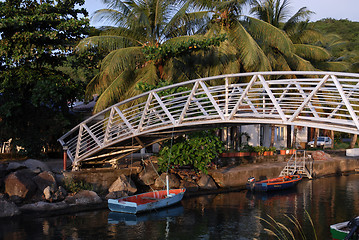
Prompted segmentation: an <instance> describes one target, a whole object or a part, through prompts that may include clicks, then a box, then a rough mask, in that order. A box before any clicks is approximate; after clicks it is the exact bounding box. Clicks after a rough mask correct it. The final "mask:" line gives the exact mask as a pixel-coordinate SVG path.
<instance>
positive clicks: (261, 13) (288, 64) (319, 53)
mask: <svg viewBox="0 0 359 240" xmlns="http://www.w3.org/2000/svg"><path fill="white" fill-rule="evenodd" d="M251 4H252V8H251V13H253V14H255V15H256V16H257V17H258V18H259V19H261V20H263V21H266V22H268V23H270V24H272V25H273V26H276V27H278V28H280V29H282V30H283V31H284V32H285V33H286V34H287V36H288V37H289V38H290V40H291V41H292V43H293V49H294V51H293V54H290V55H282V54H278V53H277V52H276V51H273V49H272V48H269V49H268V52H267V54H268V55H270V56H272V57H271V58H270V59H274V61H273V62H272V65H275V67H274V68H275V69H277V70H315V69H322V70H329V71H345V70H347V69H348V65H347V64H343V62H335V61H333V59H332V58H331V54H330V53H329V51H328V50H327V49H326V48H323V47H322V46H321V44H320V42H323V39H325V37H324V36H323V35H322V34H321V33H319V32H318V31H316V30H314V29H312V28H311V27H310V26H309V16H310V15H311V14H313V12H312V11H310V10H308V9H307V8H306V7H302V8H301V9H299V10H298V11H297V12H296V13H295V14H294V15H292V16H289V9H290V5H289V4H290V1H289V0H252V3H251ZM287 19H288V20H287ZM285 20H286V21H285ZM281 68H282V69H281Z"/></svg>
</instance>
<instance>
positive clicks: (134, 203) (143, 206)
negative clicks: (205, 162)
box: [108, 189, 186, 214]
mask: <svg viewBox="0 0 359 240" xmlns="http://www.w3.org/2000/svg"><path fill="white" fill-rule="evenodd" d="M185 191H186V190H185V189H171V190H169V196H167V191H166V190H162V191H155V192H150V193H143V194H138V195H134V196H130V197H124V198H120V199H109V200H108V208H109V209H110V210H111V211H114V212H122V213H131V214H136V213H139V212H146V211H151V210H154V209H159V208H164V207H168V206H172V205H174V204H176V203H178V202H180V201H181V200H182V198H183V196H184V193H185Z"/></svg>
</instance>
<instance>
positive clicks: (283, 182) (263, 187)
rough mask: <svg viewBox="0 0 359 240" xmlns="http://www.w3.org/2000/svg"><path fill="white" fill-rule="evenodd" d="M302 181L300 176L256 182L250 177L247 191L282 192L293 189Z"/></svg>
mask: <svg viewBox="0 0 359 240" xmlns="http://www.w3.org/2000/svg"><path fill="white" fill-rule="evenodd" d="M301 180H302V176H301V175H289V176H283V177H277V178H271V179H266V180H262V181H258V182H256V180H255V178H253V177H251V178H249V179H248V182H247V185H246V187H247V189H248V190H251V191H273V190H282V189H287V188H291V187H294V186H295V185H297V183H298V182H299V181H301Z"/></svg>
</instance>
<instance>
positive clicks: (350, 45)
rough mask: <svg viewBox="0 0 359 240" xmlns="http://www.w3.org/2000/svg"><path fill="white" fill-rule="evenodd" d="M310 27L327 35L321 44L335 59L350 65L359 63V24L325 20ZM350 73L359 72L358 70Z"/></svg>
mask: <svg viewBox="0 0 359 240" xmlns="http://www.w3.org/2000/svg"><path fill="white" fill-rule="evenodd" d="M310 25H311V26H312V27H313V28H314V29H317V30H319V31H320V32H322V33H323V34H326V35H327V38H326V42H323V43H322V44H323V45H325V46H328V48H330V51H331V53H332V54H333V56H334V57H335V58H339V59H340V60H341V61H349V62H350V63H356V62H359V38H358V35H359V22H352V21H349V20H347V19H341V20H335V19H331V18H327V19H322V20H320V21H317V22H312V23H310ZM351 71H355V72H359V68H356V69H351Z"/></svg>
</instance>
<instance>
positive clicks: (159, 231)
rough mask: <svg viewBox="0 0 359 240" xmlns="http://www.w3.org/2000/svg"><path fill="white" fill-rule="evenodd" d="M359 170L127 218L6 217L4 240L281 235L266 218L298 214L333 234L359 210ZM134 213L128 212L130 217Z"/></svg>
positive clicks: (0, 231)
mask: <svg viewBox="0 0 359 240" xmlns="http://www.w3.org/2000/svg"><path fill="white" fill-rule="evenodd" d="M357 199H359V175H350V176H342V177H331V178H323V179H316V180H314V181H309V180H308V181H307V180H305V181H302V182H301V183H299V184H298V186H297V188H296V189H293V190H290V191H286V192H277V193H269V194H268V193H267V194H266V193H263V194H258V195H253V194H251V193H247V191H242V192H232V193H225V194H217V195H206V196H199V197H193V198H185V199H184V200H183V201H182V205H179V206H176V207H175V208H169V209H163V210H164V212H162V211H163V210H161V211H158V212H154V213H151V214H149V215H147V214H145V215H138V216H132V217H135V219H126V218H123V217H121V216H117V215H116V214H115V215H114V214H113V213H110V211H109V210H107V209H104V210H101V211H93V212H84V213H79V214H73V215H63V216H56V217H47V218H33V217H31V216H30V217H20V218H17V219H10V220H0V239H5V240H8V239H15V240H17V239H19V240H20V239H92V238H95V239H146V240H149V239H186V240H188V238H189V237H190V238H191V239H275V238H273V237H270V236H269V235H268V234H267V233H266V232H265V231H264V227H266V226H264V225H263V221H261V220H260V218H264V219H265V218H268V216H271V217H273V218H274V219H275V220H277V221H280V222H282V223H283V224H285V225H286V226H289V227H290V226H291V223H290V221H289V220H288V219H287V218H286V217H285V216H286V215H288V216H294V217H295V218H297V219H298V221H299V222H300V224H301V225H302V226H303V228H304V231H305V232H306V234H307V239H313V236H314V235H313V228H312V225H311V224H310V222H309V221H308V219H307V217H306V213H305V211H308V213H309V214H310V216H311V218H312V219H313V222H314V226H315V230H316V232H317V236H318V239H330V231H329V226H330V224H333V223H337V222H343V221H347V220H350V219H351V218H352V217H354V216H357V215H359V203H358V201H357ZM127 217H128V216H127Z"/></svg>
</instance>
